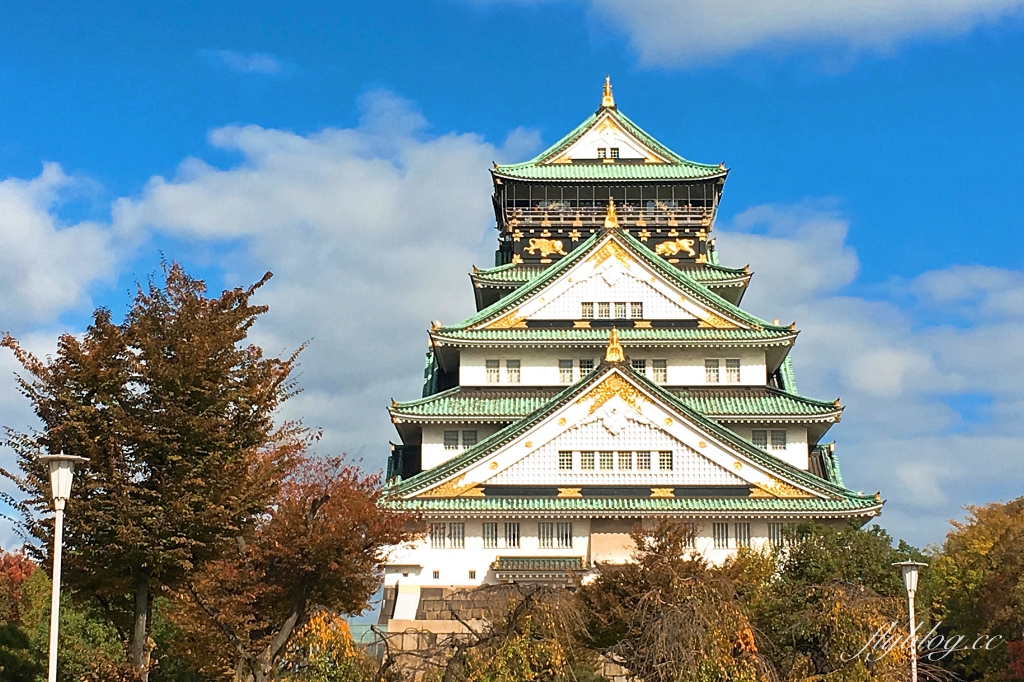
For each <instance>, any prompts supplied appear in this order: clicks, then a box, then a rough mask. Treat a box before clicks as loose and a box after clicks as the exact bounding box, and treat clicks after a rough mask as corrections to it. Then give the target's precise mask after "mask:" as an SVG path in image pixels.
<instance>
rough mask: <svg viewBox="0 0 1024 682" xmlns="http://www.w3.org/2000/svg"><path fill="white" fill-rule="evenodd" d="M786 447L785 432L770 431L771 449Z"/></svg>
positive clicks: (783, 448)
mask: <svg viewBox="0 0 1024 682" xmlns="http://www.w3.org/2000/svg"><path fill="white" fill-rule="evenodd" d="M785 449H786V432H785V431H772V450H785Z"/></svg>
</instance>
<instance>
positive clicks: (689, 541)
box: [683, 523, 697, 549]
mask: <svg viewBox="0 0 1024 682" xmlns="http://www.w3.org/2000/svg"><path fill="white" fill-rule="evenodd" d="M683 531H684V532H685V533H686V537H685V538H684V539H683V547H684V548H685V549H696V547H697V524H696V523H684V524H683Z"/></svg>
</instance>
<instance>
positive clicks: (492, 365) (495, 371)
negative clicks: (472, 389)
mask: <svg viewBox="0 0 1024 682" xmlns="http://www.w3.org/2000/svg"><path fill="white" fill-rule="evenodd" d="M486 365H487V383H489V384H496V383H498V382H499V381H501V361H500V360H487V361H486Z"/></svg>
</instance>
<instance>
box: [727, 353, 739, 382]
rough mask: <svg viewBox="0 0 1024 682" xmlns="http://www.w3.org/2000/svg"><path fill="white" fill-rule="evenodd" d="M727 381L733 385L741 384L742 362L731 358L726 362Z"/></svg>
mask: <svg viewBox="0 0 1024 682" xmlns="http://www.w3.org/2000/svg"><path fill="white" fill-rule="evenodd" d="M725 380H726V381H727V382H729V383H731V384H738V383H739V382H740V360H739V358H729V359H728V360H726V361H725Z"/></svg>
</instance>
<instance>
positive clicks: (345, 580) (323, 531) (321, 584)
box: [173, 458, 409, 682]
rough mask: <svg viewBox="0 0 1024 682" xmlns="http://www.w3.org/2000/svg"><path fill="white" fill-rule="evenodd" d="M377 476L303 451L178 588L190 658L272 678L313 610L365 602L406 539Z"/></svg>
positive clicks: (213, 668) (246, 677) (230, 672)
mask: <svg viewBox="0 0 1024 682" xmlns="http://www.w3.org/2000/svg"><path fill="white" fill-rule="evenodd" d="M380 483H381V481H380V477H379V476H378V475H365V474H364V473H363V472H362V471H360V469H359V468H358V467H355V466H351V465H347V464H345V463H344V462H343V461H342V460H340V459H336V458H332V459H322V460H313V459H304V460H303V461H302V462H301V464H300V466H298V467H296V469H295V470H294V472H293V473H292V474H291V476H290V477H289V478H288V479H287V480H286V481H285V482H284V483H283V484H282V485H281V487H280V488H279V490H278V492H277V494H276V495H275V497H274V499H273V500H272V503H271V504H270V506H269V507H268V508H267V511H266V513H265V514H263V515H262V516H261V517H260V519H259V520H258V522H257V523H256V525H255V527H254V528H253V529H252V531H251V532H249V533H245V534H240V535H239V536H237V537H236V538H233V539H232V540H230V541H229V543H227V546H225V547H224V548H223V550H224V551H223V553H222V556H221V558H219V559H217V560H215V561H211V562H208V563H207V564H205V565H204V566H203V568H202V569H201V570H200V571H198V572H196V573H195V574H193V575H192V576H191V577H190V578H189V580H188V581H187V582H186V584H185V586H184V589H182V590H181V591H180V592H179V594H178V600H177V604H178V611H177V612H176V615H175V616H174V617H173V619H174V621H175V622H176V624H177V625H178V626H179V627H180V628H181V630H182V632H183V633H184V634H185V638H184V640H183V642H182V646H183V647H184V648H186V649H188V650H189V651H190V653H191V655H192V657H193V660H195V661H197V662H199V663H200V664H202V666H203V669H204V670H205V671H206V672H207V673H209V674H211V675H216V676H222V677H224V676H227V677H232V678H233V679H234V680H236V681H238V682H245V681H253V682H265V681H266V680H270V679H275V675H276V674H277V673H278V671H279V667H280V663H281V659H282V657H283V656H284V655H285V654H286V652H287V650H288V644H289V642H290V641H291V639H292V637H293V636H294V635H295V633H296V631H297V630H300V629H301V628H302V627H303V626H304V625H305V624H306V623H307V621H308V619H309V616H310V614H311V613H313V612H316V611H318V610H320V609H327V610H329V611H332V612H334V613H339V614H356V613H360V612H362V611H364V610H365V609H366V608H367V606H368V602H369V599H370V597H371V596H372V595H373V594H374V592H376V590H377V589H378V588H379V586H380V584H381V580H382V577H383V560H384V551H385V550H386V548H387V547H388V546H391V545H395V544H398V543H400V542H403V541H404V540H405V539H407V535H406V532H405V530H404V528H405V526H406V524H407V522H408V521H409V519H408V517H406V516H404V515H401V514H397V513H394V512H390V511H387V510H386V509H383V508H382V507H380V506H379V505H378V504H377V502H378V499H379V496H380V490H381V488H380Z"/></svg>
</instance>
